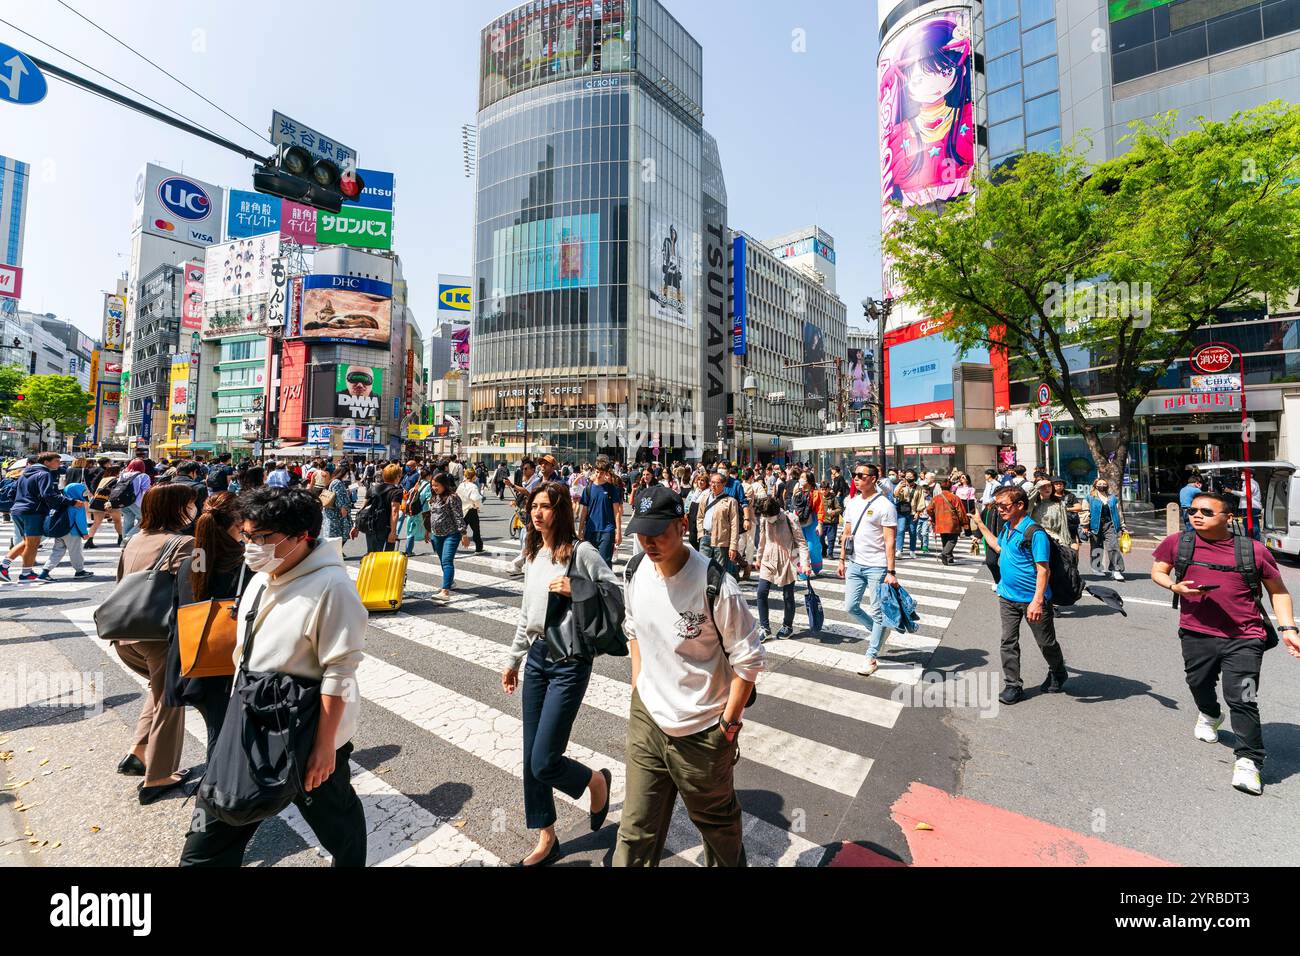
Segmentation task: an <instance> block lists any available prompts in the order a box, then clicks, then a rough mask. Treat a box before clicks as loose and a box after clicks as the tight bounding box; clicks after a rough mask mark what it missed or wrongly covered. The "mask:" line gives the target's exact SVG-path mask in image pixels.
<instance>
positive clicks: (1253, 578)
mask: <svg viewBox="0 0 1300 956" xmlns="http://www.w3.org/2000/svg"><path fill="white" fill-rule="evenodd" d="M1232 551H1233V560H1235V561H1236V562H1237V563H1236V564H1234V565H1226V564H1210V563H1209V562H1208V561H1196V560H1194V558H1195V555H1196V532H1195V531H1184V532H1183V533H1182V534H1180V535H1179V536H1178V553H1177V556H1176V557H1175V558H1174V573H1173V578H1174V581H1181V580H1182V579H1183V578H1184V577H1185V576H1186V574H1187V569H1188V568H1190V567H1192V566H1193V565H1195V566H1196V567H1198V568H1209V569H1210V570H1211V571H1236V572H1237V573H1238V574H1240V575H1241V579H1242V580H1243V581H1244V582H1245V583H1246V588H1247V589H1248V590H1249V591H1250V594H1251V597H1253V598H1254V599H1255V609H1256V610H1257V611H1259V619H1260V623H1262V624H1263V625H1264V634H1265V638H1264V650H1269V649H1270V648H1273V647H1276V646H1277V631H1276V630H1275V629H1274V627H1273V622H1272V621H1271V620H1269V616H1268V614H1266V613H1265V612H1264V605H1263V604H1262V603H1261V601H1260V598H1261V597H1262V596H1263V591H1264V588H1263V579H1262V578H1261V577H1260V574H1259V565H1258V564H1256V563H1255V542H1254V539H1252V538H1249V537H1247V536H1246V535H1244V534H1234V535H1233V536H1232ZM1178 597H1179V596H1178V595H1177V594H1175V595H1174V600H1173V606H1174V607H1178Z"/></svg>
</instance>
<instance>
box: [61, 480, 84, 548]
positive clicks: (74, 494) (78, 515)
mask: <svg viewBox="0 0 1300 956" xmlns="http://www.w3.org/2000/svg"><path fill="white" fill-rule="evenodd" d="M63 494H64V496H65V497H68V498H71V499H72V500H73V501H85V500H86V486H85V485H83V484H82V483H81V482H79V481H74V482H73V483H72V484H70V485H68V486H67V487H66V488H64V489H63ZM68 514H70V515H71V516H72V533H73V534H74V535H76V536H77V537H78V538H84V537H86V535H87V533H88V532H89V531H90V529H89V528H88V527H87V526H86V509H85V508H77V507H75V506H74V507H72V508H69V509H68Z"/></svg>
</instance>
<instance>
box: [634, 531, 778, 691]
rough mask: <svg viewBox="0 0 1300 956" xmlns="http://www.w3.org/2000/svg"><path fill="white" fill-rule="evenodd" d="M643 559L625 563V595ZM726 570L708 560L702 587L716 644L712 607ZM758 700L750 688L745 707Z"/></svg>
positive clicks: (725, 650) (643, 555)
mask: <svg viewBox="0 0 1300 956" xmlns="http://www.w3.org/2000/svg"><path fill="white" fill-rule="evenodd" d="M644 557H645V552H644V551H640V552H638V553H637V554H634V555H632V558H631V560H629V561H628V562H627V567H626V568H624V570H623V588H624V592H625V593H626V589H627V586H628V584H629V583H630V582H631V580H632V578H633V577H634V576H635V575H636V569H637V568H639V567H640V566H641V559H642V558H644ZM726 577H727V569H726V568H724V567H723V566H722V565H721V564H719V563H718V562H717V560H716V559H714V558H710V559H709V570H708V576H707V583H706V584H705V586H704V607H705V609H706V610H707V611H708V612H709V623H710V624H712V625H713V631H714V633H715V634H717V635H718V643H719V644H722V633H721V632H720V631H719V630H718V622H717V621H716V620H715V619H714V617H713V607H714V605H715V604H717V603H718V595H719V594H721V593H722V583H723V581H724V580H726ZM722 653H723V654H726V653H727V648H726V645H723V648H722ZM756 700H758V688H757V687H751V688H750V690H749V700H747V701H746V702H745V706H746V707H752V706H753V704H754V701H756Z"/></svg>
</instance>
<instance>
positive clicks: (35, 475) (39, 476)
mask: <svg viewBox="0 0 1300 956" xmlns="http://www.w3.org/2000/svg"><path fill="white" fill-rule="evenodd" d="M62 497H63V496H62V495H61V494H59V489H58V486H57V485H56V484H55V482H54V472H52V471H50V469H48V468H46V467H45V466H44V465H40V464H37V465H28V466H27V468H26V469H25V470H24V471H23V474H22V477H21V478H19V479H18V494H17V495H16V496H15V498H14V506H13V508H12V509H11V510H12V512H13V513H14V514H16V515H25V514H42V515H43V514H45V513H46V512H47V511H49V510H50V509H51V508H53V507H54V506H55V504H57V503H58V501H59V499H60V498H62Z"/></svg>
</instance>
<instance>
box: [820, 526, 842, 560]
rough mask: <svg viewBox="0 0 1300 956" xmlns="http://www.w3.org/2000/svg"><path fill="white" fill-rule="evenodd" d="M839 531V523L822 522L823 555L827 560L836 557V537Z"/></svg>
mask: <svg viewBox="0 0 1300 956" xmlns="http://www.w3.org/2000/svg"><path fill="white" fill-rule="evenodd" d="M839 530H840V523H839V522H838V521H823V522H822V554H823V556H825V557H826V558H833V557H835V535H836V533H837V532H838V531H839Z"/></svg>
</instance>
